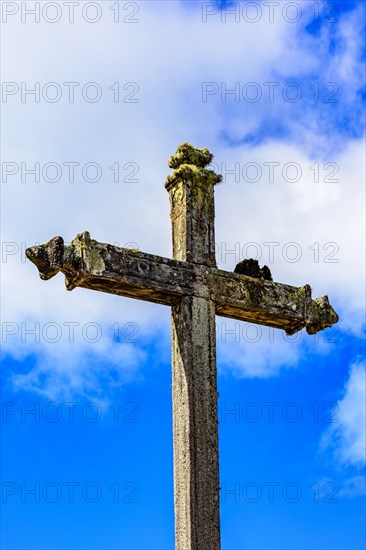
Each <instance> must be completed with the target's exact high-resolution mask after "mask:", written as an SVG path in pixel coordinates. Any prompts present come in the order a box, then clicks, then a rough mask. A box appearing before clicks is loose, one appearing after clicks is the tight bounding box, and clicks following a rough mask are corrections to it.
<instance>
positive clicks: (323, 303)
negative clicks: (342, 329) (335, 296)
mask: <svg viewBox="0 0 366 550" xmlns="http://www.w3.org/2000/svg"><path fill="white" fill-rule="evenodd" d="M338 321H339V316H338V314H337V313H336V311H335V310H334V309H333V307H332V306H331V305H330V302H329V298H328V296H321V297H320V298H316V299H315V300H312V302H311V311H310V319H308V321H307V323H306V332H307V333H308V334H316V333H317V332H319V331H320V330H324V329H326V328H329V327H331V326H332V325H335V324H336V323H338Z"/></svg>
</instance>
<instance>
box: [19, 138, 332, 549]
mask: <svg viewBox="0 0 366 550" xmlns="http://www.w3.org/2000/svg"><path fill="white" fill-rule="evenodd" d="M211 160H212V155H211V153H209V151H208V150H207V149H199V148H193V147H192V146H191V145H189V144H188V143H183V144H182V145H181V146H180V147H178V149H177V151H176V153H175V154H174V155H173V156H172V157H171V158H170V160H169V166H170V168H174V172H173V173H172V174H171V175H170V176H168V178H167V182H166V188H167V190H168V192H169V196H170V205H171V221H172V234H173V259H169V258H163V257H161V256H155V255H152V254H146V253H144V252H139V251H136V250H131V249H125V248H118V247H116V246H112V245H110V244H104V243H99V242H97V241H94V240H93V239H91V238H90V235H89V233H87V232H85V233H81V234H79V235H77V236H76V238H75V239H74V240H73V241H72V242H71V243H70V245H69V246H65V245H64V241H63V239H62V238H61V237H55V238H53V239H51V240H50V241H49V242H48V243H47V244H44V245H40V246H34V247H31V248H28V249H27V251H26V254H27V257H28V258H29V259H30V260H31V261H32V262H33V263H34V264H35V265H36V266H37V267H38V269H39V273H40V276H41V278H42V279H50V278H51V277H53V276H54V275H56V273H58V272H59V271H61V272H62V273H63V274H64V275H65V277H66V288H67V289H68V290H73V289H74V288H75V287H82V288H89V289H91V290H99V291H102V292H108V293H110V294H117V295H118V296H127V297H129V298H137V299H140V300H147V301H150V302H156V303H159V304H164V305H168V306H170V307H171V312H172V379H173V380H172V382H173V383H172V388H173V390H172V391H173V432H174V508H175V544H176V546H175V548H176V550H219V549H220V507H219V490H220V488H219V453H218V415H217V397H218V394H217V385H216V334H215V315H221V316H223V317H230V318H233V319H238V320H241V321H249V322H253V323H258V324H262V325H267V326H270V327H275V328H281V329H284V330H285V331H286V333H287V334H294V333H295V332H297V331H299V330H301V329H302V328H306V330H307V332H308V333H309V334H315V333H316V332H318V331H319V330H323V329H324V328H326V327H330V326H331V325H332V324H333V323H336V322H337V321H338V316H337V314H336V313H335V311H334V310H333V308H332V307H331V306H330V304H329V301H328V298H327V296H323V297H322V298H317V299H316V300H312V297H311V288H310V286H309V285H305V286H302V287H300V288H296V287H293V286H289V285H284V284H280V283H274V282H272V277H271V275H270V272H269V269H268V268H266V266H264V268H262V269H260V268H259V266H258V264H257V262H255V261H254V260H245V261H244V262H241V263H240V264H239V265H238V266H237V268H236V272H235V273H229V272H227V271H222V270H220V269H217V268H216V261H215V233H214V218H215V209H214V186H215V184H217V183H219V182H220V181H221V176H219V175H217V174H216V173H215V172H213V171H212V170H208V169H207V168H206V166H207V165H208V164H209V163H210V162H211Z"/></svg>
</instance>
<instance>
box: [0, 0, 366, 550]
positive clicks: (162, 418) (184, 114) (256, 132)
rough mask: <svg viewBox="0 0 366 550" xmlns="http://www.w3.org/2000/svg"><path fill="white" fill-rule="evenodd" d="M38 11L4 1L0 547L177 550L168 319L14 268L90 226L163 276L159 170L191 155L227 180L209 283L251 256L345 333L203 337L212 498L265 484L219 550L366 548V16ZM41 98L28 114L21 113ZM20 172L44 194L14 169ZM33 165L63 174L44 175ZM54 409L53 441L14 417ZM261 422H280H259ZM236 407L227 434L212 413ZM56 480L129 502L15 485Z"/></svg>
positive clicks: (42, 425)
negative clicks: (74, 406)
mask: <svg viewBox="0 0 366 550" xmlns="http://www.w3.org/2000/svg"><path fill="white" fill-rule="evenodd" d="M51 4H52V5H50V6H49V7H48V8H47V10H46V11H45V8H44V6H45V5H46V3H45V2H41V3H40V20H39V22H35V21H34V19H35V17H34V16H32V15H30V14H28V15H27V13H26V9H31V8H34V2H25V3H20V2H19V3H18V2H3V4H2V52H3V53H2V80H3V88H2V100H1V101H2V103H1V110H2V237H1V240H2V263H1V268H2V285H3V286H2V295H3V300H2V346H3V371H2V372H3V377H2V388H3V402H4V403H5V408H3V425H2V428H3V430H2V433H3V438H4V443H5V444H6V443H7V444H8V445H10V443H12V445H13V448H14V449H15V452H14V451H12V452H10V450H7V451H5V453H4V457H3V474H2V475H3V480H4V481H5V482H6V483H13V484H15V485H13V486H10V485H7V486H6V487H7V489H6V487H5V502H4V500H3V510H4V514H5V516H6V520H7V522H8V525H9V530H7V529H3V533H2V535H3V546H4V548H7V549H9V550H10V549H15V548H17V549H18V548H24V549H30V548H37V549H39V550H41V549H43V548H47V549H49V548H55V549H56V548H57V549H60V548H65V549H66V548H73V549H74V548H75V549H79V548H86V547H87V548H90V549H97V548H98V549H99V548H106V547H108V548H114V549H117V548H118V549H122V548H124V549H127V548H128V549H132V548H135V549H137V548H145V549H149V550H150V549H152V548H154V549H158V548H159V549H160V548H164V549H166V548H172V547H173V544H174V543H173V540H174V537H173V508H172V502H173V501H172V473H171V470H172V449H171V402H170V333H169V311H168V309H167V308H165V307H163V306H157V305H154V304H148V303H143V302H139V301H134V300H128V299H121V298H117V297H113V296H108V295H98V294H97V293H92V292H89V291H86V290H83V289H76V290H74V291H73V292H71V293H68V292H66V291H65V289H64V284H63V281H62V276H60V275H59V276H57V277H55V278H54V279H52V280H51V281H49V282H47V283H44V282H42V281H41V280H40V279H39V278H38V275H37V272H36V271H35V268H34V266H33V265H32V264H30V263H29V262H26V261H25V258H24V249H25V247H26V246H31V245H32V244H34V243H36V242H45V241H47V240H49V238H51V237H53V236H55V235H62V236H63V237H64V239H65V241H70V240H71V239H72V238H74V237H75V235H76V234H77V233H79V232H81V231H84V230H88V231H89V232H90V233H91V235H92V237H93V238H95V239H97V240H99V241H102V242H111V243H118V244H119V246H133V247H138V248H140V249H141V250H143V251H146V252H151V253H155V254H160V255H164V256H170V254H171V233H170V232H171V229H170V219H169V201H168V195H167V192H166V190H165V188H164V181H165V178H166V176H167V175H168V174H169V173H170V170H169V168H168V166H167V160H168V158H169V156H170V155H171V154H172V153H173V152H174V151H175V149H176V147H177V146H178V145H179V144H180V143H181V142H183V141H189V142H191V143H193V144H194V145H197V146H201V147H208V148H209V149H210V150H211V151H212V152H213V153H214V155H215V158H214V163H215V164H214V166H213V167H214V168H215V169H216V170H218V171H221V172H222V173H223V175H224V181H223V183H222V185H220V186H218V187H217V189H216V242H217V263H218V266H219V267H221V268H223V269H226V270H229V271H232V270H233V269H234V267H235V265H236V263H238V262H239V261H240V260H241V259H243V257H244V255H245V254H247V255H248V257H256V254H257V252H258V251H260V253H261V257H260V262H261V263H266V264H267V265H269V267H270V268H271V270H272V274H273V277H274V280H276V281H280V282H286V283H289V284H293V285H298V286H300V285H302V284H305V283H309V284H311V286H312V288H313V294H314V296H321V295H323V294H328V296H329V297H330V300H331V303H332V304H333V306H334V307H335V309H336V310H337V312H338V313H339V315H340V322H339V324H338V325H337V327H335V328H333V329H330V330H328V331H325V332H324V333H321V334H320V335H318V336H316V337H310V336H307V335H306V334H303V333H300V335H298V336H296V337H292V338H284V337H283V335H282V333H281V332H280V331H270V330H269V329H267V328H265V327H259V328H256V327H253V326H248V325H246V324H244V323H238V322H236V321H230V320H227V319H225V320H223V319H220V318H217V333H218V370H219V390H220V395H221V404H220V407H223V408H220V414H221V417H220V420H221V424H220V430H221V433H220V436H221V439H220V445H221V446H220V453H221V479H222V483H223V484H224V485H223V486H224V487H229V486H230V488H233V487H236V485H235V484H236V483H240V487H241V488H242V487H245V484H246V483H248V482H253V483H256V484H259V485H260V486H261V488H262V489H263V488H265V487H267V486H263V483H266V482H270V481H271V482H274V481H275V480H276V483H277V482H278V483H279V484H281V486H280V489H279V493H278V495H280V496H278V495H277V494H276V498H275V499H274V502H269V498H268V494H267V493H265V492H264V491H263V495H262V498H261V499H260V500H259V501H257V502H253V501H251V502H249V500H250V498H244V497H243V495H241V498H240V499H239V502H237V501H236V496H234V497H233V496H231V497H229V496H227V498H226V500H225V499H224V500H223V501H222V531H223V535H222V537H223V540H222V544H223V548H226V549H229V548H235V549H249V548H258V549H259V548H260V549H262V550H264V549H268V550H269V549H271V550H272V549H273V550H274V549H275V548H281V549H285V548H291V549H294V548H298V549H302V550H305V548H306V549H307V548H309V549H310V548H312V549H315V548H317V549H321V550H331V549H332V550H335V549H336V548H337V549H342V550H345V549H347V550H348V549H350V548H352V549H355V550H356V549H357V550H358V549H361V548H362V544H363V542H362V541H363V534H364V519H363V515H362V513H363V510H362V502H363V496H362V493H363V492H364V483H365V481H364V467H365V464H364V456H365V434H364V425H365V423H364V390H365V369H364V360H363V357H364V355H363V354H364V347H363V335H364V315H363V311H364V275H365V274H364V241H363V235H364V229H365V228H364V169H365V159H364V143H363V137H364V123H363V112H364V98H365V92H364V85H365V82H364V62H365V56H364V20H365V13H364V11H365V9H364V3H363V2H359V1H352V0H347V1H343V2H333V3H329V2H315V3H313V2H307V1H303V2H291V3H287V2H281V4H280V6H277V4H276V5H273V3H266V2H264V3H262V2H240V3H237V4H229V3H228V4H225V3H223V4H222V5H221V7H220V6H219V4H218V3H215V2H203V3H202V2H193V1H192V2H186V1H181V2H180V1H166V2H162V1H161V2H155V1H151V2H150V1H149V2H147V1H146V2H119V3H118V4H117V3H114V4H113V3H112V2H102V3H94V4H95V5H90V4H91V3H88V2H80V5H78V6H76V5H75V12H74V22H73V23H72V22H70V11H69V8H68V7H67V6H66V5H65V3H63V2H57V3H56V2H53V3H51ZM92 4H93V3H92ZM47 5H48V4H47ZM117 6H119V13H118V14H117V12H116V10H117ZM233 8H235V11H234V13H231V14H230V13H229V12H230V10H233ZM272 9H273V12H272ZM317 10H319V12H317ZM13 12H14V13H13ZM94 18H95V19H99V20H98V21H96V22H95V23H91V22H90V20H91V19H94ZM115 18H117V19H118V21H117V22H114V19H115ZM51 19H55V20H56V19H59V20H58V21H55V22H54V23H51V22H50V20H51ZM22 21H23V22H22ZM67 82H69V83H70V82H73V83H76V84H75V88H74V90H75V96H74V101H73V102H70V100H69V89H70V85H69V86H67V85H65V84H64V83H67ZM22 83H23V84H22ZM36 83H39V84H36ZM49 83H56V87H55V86H54V85H53V86H48V87H47V85H48V84H49ZM88 83H96V84H97V87H98V89H99V90H101V91H102V95H101V97H100V99H99V100H98V101H96V102H92V101H90V100H89V101H88V100H86V99H85V97H83V95H82V89H84V91H85V85H87V84H88ZM116 83H118V84H116ZM131 83H133V84H131ZM77 84H79V85H77ZM38 85H39V88H40V97H39V102H37V101H35V97H34V95H33V96H32V95H31V94H28V95H26V94H24V91H25V89H32V88H35V87H36V86H38ZM110 87H113V89H112V90H111V89H110ZM124 87H125V88H124ZM117 88H118V89H119V98H118V101H114V100H115V99H116V95H115V94H116V90H117ZM22 90H23V96H22ZM55 90H56V91H57V90H58V91H61V96H60V98H59V100H58V101H55V102H52V101H51V100H52V98H53V97H54V96H53V95H52V94H53V93H54V92H55ZM86 90H87V91H86V92H85V93H88V91H89V92H90V96H91V97H92V94H93V91H94V90H95V87H93V86H90V87H89V88H88V87H87V88H86ZM42 91H43V94H42ZM132 92H134V95H131V94H132ZM233 92H234V93H233ZM47 94H49V95H47ZM256 94H258V95H257V96H256ZM271 94H273V95H271ZM88 97H89V96H88ZM45 98H46V99H45ZM50 98H51V100H50ZM129 98H130V101H131V99H133V100H135V101H134V102H128V100H129ZM295 99H296V101H295ZM70 162H75V163H79V165H77V166H76V167H75V178H74V181H70V180H71V178H70V177H69V170H68V167H67V164H65V163H70ZM35 163H39V166H40V178H39V181H35V177H34V175H31V174H29V173H26V171H25V168H32V167H34V166H35ZM48 163H57V165H58V166H59V167H60V168H61V172H60V173H59V174H57V173H56V171H55V169H54V167H53V168H52V167H50V168H49V170H48V171H47V172H43V173H42V169H43V168H44V167H45V166H46V165H47V164H48ZM87 163H96V164H97V165H98V166H99V169H100V171H101V177H100V179H99V180H98V181H95V182H92V181H90V180H91V179H93V177H94V172H93V169H92V168H90V171H88V172H87V176H86V177H83V173H82V168H83V167H85V165H86V164H87ZM116 163H118V165H119V168H120V174H119V181H118V182H115V181H114V174H115V172H113V171H112V170H111V169H110V167H111V166H113V165H114V166H116ZM274 163H276V164H274ZM270 166H273V169H274V175H273V178H271V177H270ZM234 169H235V173H234V174H233V173H230V171H232V170H234ZM12 170H13V171H14V172H15V173H14V174H12V173H11V172H12ZM133 172H134V173H133ZM84 174H85V173H84ZM56 176H57V177H56ZM59 176H60V177H59ZM58 177H59V179H58ZM53 178H54V179H58V181H53V182H52V181H50V180H52V179H53ZM88 180H89V181H88ZM133 180H137V181H133ZM250 243H254V245H252V246H250ZM264 243H275V244H273V245H272V250H273V255H270V250H271V247H270V246H269V245H268V244H267V245H265V244H264ZM296 255H297V257H296ZM294 259H297V260H298V261H294ZM37 323H38V324H37ZM71 327H74V333H73V335H72V337H71V332H70V331H71V330H72V329H71ZM111 327H112V328H111ZM32 329H34V330H35V334H31V330H32ZM29 331H30V332H29ZM229 331H231V332H229ZM233 331H234V332H233ZM117 333H118V334H117ZM38 335H39V338H38ZM49 402H52V403H55V404H57V407H58V409H57V407H54V409H55V410H56V409H57V410H59V411H63V415H62V417H61V418H60V420H59V421H57V422H53V423H52V422H50V421H47V418H46V419H45V418H44V417H43V416H42V414H41V415H40V422H36V421H35V420H36V419H35V418H34V417H31V416H24V414H23V413H24V410H23V409H24V407H32V406H33V407H34V406H35V407H36V410H37V407H40V411H41V412H42V410H44V409H43V408H42V407H44V406H45V405H46V404H47V403H49ZM66 402H67V403H69V402H77V403H79V404H80V405H78V410H84V409H83V406H85V405H87V404H88V403H91V402H92V403H96V404H98V406H99V407H101V410H102V411H103V414H102V418H101V419H100V420H101V421H100V422H99V421H98V422H96V423H93V422H88V421H85V418H84V416H83V415H81V414H80V415H79V417H77V418H76V421H75V422H74V423H70V422H68V420H67V417H66V412H67V410H68V409H67V407H65V405H64V403H66ZM268 402H275V403H279V405H278V406H277V405H276V409H275V410H276V411H277V412H276V414H275V416H274V418H273V422H272V421H271V419H270V417H269V416H268V407H266V406H265V405H264V403H268ZM9 403H11V405H9ZM113 403H120V404H121V407H124V406H125V405H126V403H127V404H128V403H135V404H136V407H137V409H138V413H136V419H137V420H138V421H137V422H131V423H130V422H129V421H128V420H127V421H126V422H114V420H115V416H114V413H113V410H114V409H112V410H111V409H110V408H109V407H111V406H112V407H113ZM236 403H239V404H240V411H241V415H240V419H238V418H237V417H236V413H235V414H232V415H231V416H230V415H229V416H227V415H226V413H225V411H226V410H227V409H234V410H236V408H235V407H236V405H235V404H236ZM248 403H256V405H253V406H252V407H251V409H250V410H249V409H248V407H247V405H248ZM288 403H296V404H297V406H293V407H292V409H291V407H290V409H291V410H290V409H288V408H286V407H287V404H288ZM37 404H38V405H37ZM258 407H259V409H258ZM299 407H300V410H301V413H302V414H301V418H300V419H299V420H298V421H296V422H295V421H291V420H290V419H289V418H290V417H291V414H294V411H295V412H296V410H297V411H298V410H299ZM137 409H136V410H137ZM96 410H99V409H96ZM128 410H129V409H128V407H127V409H124V411H125V412H124V414H125V415H126V411H127V412H128ZM258 410H260V411H261V413H262V416H261V418H260V419H259V418H258V420H257V421H255V422H253V421H251V420H250V418H252V416H250V415H253V414H254V413H253V411H254V412H255V411H258ZM247 413H248V414H247ZM291 418H292V417H291ZM237 420H238V421H237ZM335 420H336V421H335ZM111 440H112V441H113V444H112V443H111ZM62 442H63V443H62ZM110 445H112V446H114V447H115V448H114V452H113V453H111V452H110ZM125 449H127V451H126V452H124V451H125ZM147 456H148V457H149V460H147ZM24 458H27V460H24ZM269 462H271V463H270V464H269ZM86 464H87V465H88V466H87V467H86V466H85V465H86ZM109 475H110V476H112V477H110V478H109V477H108V476H109ZM85 476H86V477H85ZM113 476H114V477H113ZM112 478H113V479H112ZM67 480H68V481H70V480H78V482H80V484H81V485H82V484H83V483H86V482H88V481H90V480H93V481H94V482H95V483H99V484H100V486H103V487H104V485H103V484H105V486H106V487H109V486H111V485H113V483H114V482H116V481H117V480H118V481H120V482H121V485H123V484H124V483H125V482H126V481H130V480H133V483H135V484H136V485H138V487H139V491H138V502H134V503H121V502H118V503H115V502H113V499H111V495H112V493H111V491H110V490H108V489H106V491H105V494H104V493H103V497H102V498H101V499H100V501H98V502H96V503H90V502H88V501H86V500H87V499H85V498H84V499H83V498H81V497H80V498H79V500H77V501H76V502H74V503H70V502H68V500H67V498H66V496H65V494H63V495H62V498H61V499H60V501H58V502H57V503H50V502H49V499H48V500H47V498H46V499H45V498H43V499H42V495H41V502H39V503H37V502H33V500H32V497H30V496H28V497H27V498H25V500H26V502H22V496H23V495H22V489H21V487H22V485H21V484H22V483H23V482H24V483H26V484H28V485H30V486H31V485H32V484H33V485H34V483H37V482H39V483H40V484H41V486H42V484H43V486H44V485H45V484H47V483H49V482H51V481H52V482H57V483H58V484H59V486H60V487H61V486H62V483H63V482H65V481H67ZM106 480H108V481H106ZM290 482H293V483H296V484H298V485H299V486H301V487H302V488H303V495H302V498H301V499H300V500H299V501H298V502H289V501H288V499H287V500H286V499H284V498H283V495H282V493H281V490H282V489H283V486H285V485H286V483H290ZM108 484H109V485H108ZM225 484H226V485H225ZM316 484H318V485H316ZM329 484H330V485H329ZM332 484H333V485H332ZM314 486H315V489H314ZM14 487H15V489H14ZM16 487H18V489H19V490H17V489H16ZM309 487H313V489H309ZM12 488H13V489H14V493H15V494H14V495H12V494H11V489H12ZM157 488H158V489H157ZM2 489H3V494H4V486H3V487H2ZM333 489H334V491H335V493H336V497H335V498H337V499H338V500H337V502H328V501H327V499H328V497H329V494H330V493H331V491H332V490H333ZM6 491H8V493H9V491H10V493H9V494H7V493H6ZM126 491H127V492H128V491H129V489H126ZM316 491H318V492H319V494H318V495H317V494H316ZM317 498H318V501H317ZM328 500H329V499H328ZM20 510H21V511H22V514H24V523H23V527H22V530H21V531H20V523H18V522H19V521H20V519H19V514H20V513H19V511H20ZM147 515H148V516H149V519H147V517H146V516H147ZM263 517H265V518H266V523H265V529H263V526H264V520H263ZM60 518H62V521H63V524H64V525H67V529H65V530H64V531H63V532H60V528H59V523H60ZM75 518H77V522H76V519H75ZM45 524H46V525H47V527H45ZM126 526H128V529H126ZM140 526H141V527H140ZM142 526H144V527H143V528H142ZM289 526H290V528H289ZM10 528H12V530H10ZM289 531H290V532H289Z"/></svg>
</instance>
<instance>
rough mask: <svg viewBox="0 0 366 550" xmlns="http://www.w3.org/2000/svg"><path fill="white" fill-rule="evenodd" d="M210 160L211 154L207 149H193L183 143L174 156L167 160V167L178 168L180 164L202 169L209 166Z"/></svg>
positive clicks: (191, 146) (186, 143)
mask: <svg viewBox="0 0 366 550" xmlns="http://www.w3.org/2000/svg"><path fill="white" fill-rule="evenodd" d="M212 159H213V154H212V153H210V151H209V150H208V149H206V148H205V149H200V148H199V147H193V145H191V144H190V143H188V142H187V141H185V142H184V143H182V144H181V145H179V147H177V150H176V152H175V153H174V155H172V156H171V157H170V159H169V160H168V165H169V168H179V166H181V165H182V164H191V165H193V166H197V167H198V168H204V167H205V166H207V165H208V164H210V162H211V161H212Z"/></svg>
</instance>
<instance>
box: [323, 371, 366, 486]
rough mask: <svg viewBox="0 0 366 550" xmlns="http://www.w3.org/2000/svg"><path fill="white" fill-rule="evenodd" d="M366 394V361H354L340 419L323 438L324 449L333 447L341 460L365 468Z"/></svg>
mask: <svg viewBox="0 0 366 550" xmlns="http://www.w3.org/2000/svg"><path fill="white" fill-rule="evenodd" d="M365 395H366V383H365V362H361V361H358V362H355V363H353V364H352V365H351V368H350V374H349V378H348V380H347V382H346V384H345V387H344V393H343V397H342V398H341V399H340V400H339V401H338V407H339V411H338V414H337V418H338V423H334V424H332V425H331V427H330V429H329V430H328V431H327V432H326V433H325V434H324V436H323V440H322V447H323V449H325V448H330V449H331V450H332V451H333V453H334V456H335V459H336V460H337V462H338V463H339V464H341V465H343V466H345V467H347V466H353V467H356V468H362V467H364V466H365V463H366V433H365V430H366V403H365ZM351 481H352V480H349V484H350V486H349V490H351V489H352V483H351ZM357 486H358V484H357Z"/></svg>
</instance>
